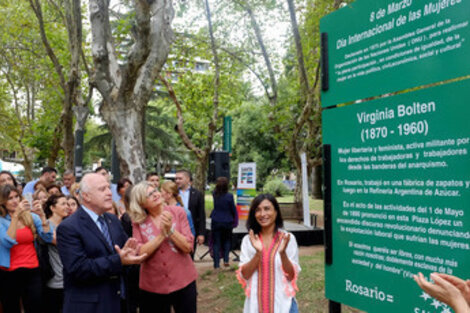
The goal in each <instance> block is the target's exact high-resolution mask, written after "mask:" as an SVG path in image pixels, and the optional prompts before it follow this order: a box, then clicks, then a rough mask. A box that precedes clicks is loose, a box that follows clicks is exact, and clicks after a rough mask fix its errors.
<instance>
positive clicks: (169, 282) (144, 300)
mask: <svg viewBox="0 0 470 313" xmlns="http://www.w3.org/2000/svg"><path fill="white" fill-rule="evenodd" d="M129 215H130V216H131V219H132V221H133V232H132V233H133V237H134V238H136V239H137V241H138V242H139V243H140V244H141V245H142V246H141V248H140V254H143V253H146V254H147V255H148V257H147V259H146V260H145V261H144V262H143V263H142V264H141V268H140V282H139V287H140V291H141V301H140V312H141V313H148V312H152V313H155V312H162V313H169V312H170V310H171V307H173V309H174V311H175V313H193V312H194V313H195V312H197V309H196V278H197V272H196V268H195V266H194V263H193V261H192V260H191V256H190V255H189V253H190V252H191V251H192V247H193V242H194V237H193V235H192V233H191V230H190V228H189V223H188V219H187V217H186V213H185V211H184V209H183V208H182V207H178V206H175V205H168V206H165V205H164V201H163V197H162V196H161V194H160V192H159V191H158V189H157V188H154V187H153V186H152V185H150V184H149V183H147V182H141V183H139V184H137V185H136V186H134V187H133V189H132V192H131V198H130V210H129Z"/></svg>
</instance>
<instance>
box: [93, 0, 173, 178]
mask: <svg viewBox="0 0 470 313" xmlns="http://www.w3.org/2000/svg"><path fill="white" fill-rule="evenodd" d="M109 4H110V3H109V1H108V0H89V8H90V21H91V34H92V54H93V61H94V64H95V71H94V77H93V84H94V85H95V87H96V89H98V91H99V92H100V94H101V96H102V97H103V102H102V105H101V107H100V112H101V114H102V115H103V119H104V120H105V121H106V123H107V124H108V126H109V128H110V130H111V134H112V135H113V138H114V140H115V143H116V151H117V153H118V157H119V161H120V167H121V174H122V175H123V176H129V178H130V179H131V180H132V181H134V182H138V181H141V180H143V179H144V176H145V170H146V168H145V154H144V145H143V139H142V136H143V133H142V121H143V118H144V108H145V106H146V105H147V103H148V101H149V100H150V97H151V96H152V92H153V89H154V86H155V79H156V78H157V77H158V75H159V73H160V71H161V69H162V67H163V64H165V62H166V59H167V56H168V53H169V51H170V45H171V43H172V41H173V31H172V30H171V22H172V20H173V14H174V11H173V6H172V2H171V0H146V1H143V0H138V1H133V4H134V8H135V21H134V22H135V24H134V27H133V30H134V33H133V34H134V36H133V37H134V39H135V42H134V44H133V45H132V47H131V48H130V51H129V52H128V53H127V56H128V57H127V59H126V60H125V61H126V62H118V56H117V54H116V51H115V47H114V39H113V36H112V29H111V22H110V15H109Z"/></svg>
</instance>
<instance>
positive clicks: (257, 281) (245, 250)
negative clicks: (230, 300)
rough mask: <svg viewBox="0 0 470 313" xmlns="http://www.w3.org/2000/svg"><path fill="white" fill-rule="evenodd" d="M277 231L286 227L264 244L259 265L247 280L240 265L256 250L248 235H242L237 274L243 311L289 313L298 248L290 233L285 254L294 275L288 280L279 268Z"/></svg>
mask: <svg viewBox="0 0 470 313" xmlns="http://www.w3.org/2000/svg"><path fill="white" fill-rule="evenodd" d="M280 232H285V231H283V230H280V231H278V233H277V234H276V235H275V236H274V238H273V240H272V242H271V244H270V246H269V249H265V248H263V251H262V256H261V261H260V266H259V268H258V270H255V272H254V273H253V275H252V276H251V278H250V279H248V280H246V279H245V278H244V277H243V276H242V274H241V269H242V267H243V265H244V264H246V263H248V262H249V261H250V260H251V259H252V258H253V256H254V255H255V254H256V250H255V248H254V247H253V245H252V244H251V241H250V237H249V236H248V235H246V236H245V237H244V238H243V241H242V245H241V254H240V269H239V270H238V271H237V278H238V280H239V281H240V283H241V284H242V286H243V289H244V290H245V295H246V299H245V306H244V309H243V312H244V313H288V312H289V310H290V307H291V305H292V298H294V297H295V293H296V291H297V290H298V289H297V285H296V282H297V276H298V273H299V272H300V266H299V250H298V247H297V241H296V240H295V236H294V235H292V234H290V240H289V243H288V245H287V248H286V254H287V257H288V258H289V260H290V261H291V262H292V265H293V266H294V271H295V275H294V279H293V280H292V281H288V280H287V278H286V275H285V273H284V270H283V269H282V261H281V257H280V255H279V251H278V248H279V244H280V240H279V237H280V236H279V235H280ZM260 238H261V236H260Z"/></svg>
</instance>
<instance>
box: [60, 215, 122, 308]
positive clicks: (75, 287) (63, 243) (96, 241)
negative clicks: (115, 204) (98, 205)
mask: <svg viewBox="0 0 470 313" xmlns="http://www.w3.org/2000/svg"><path fill="white" fill-rule="evenodd" d="M104 216H105V220H106V222H107V223H108V228H109V233H110V235H111V239H112V241H113V244H117V245H118V246H120V247H122V246H123V245H124V244H125V242H126V241H127V235H126V233H125V232H124V230H123V228H122V226H121V222H120V221H119V219H118V218H117V217H116V216H114V215H113V214H109V213H105V214H104ZM57 248H58V250H59V255H60V258H61V260H62V264H63V266H64V310H63V312H64V313H74V312H77V313H98V312H100V313H111V312H120V301H121V295H120V290H121V289H120V287H121V285H120V284H121V274H122V272H123V266H122V264H121V259H120V257H119V255H118V254H117V253H116V251H115V250H114V247H113V248H112V247H110V246H109V244H108V243H107V242H106V239H105V238H104V236H103V234H102V233H101V230H100V229H99V228H98V226H97V225H96V224H95V222H94V221H93V220H92V219H91V217H90V216H89V215H88V213H87V212H85V211H84V210H83V209H82V208H81V207H80V208H79V209H78V210H77V212H75V213H74V214H73V215H72V216H70V217H68V218H67V219H65V220H64V221H63V222H62V223H61V224H60V225H59V227H58V228H57Z"/></svg>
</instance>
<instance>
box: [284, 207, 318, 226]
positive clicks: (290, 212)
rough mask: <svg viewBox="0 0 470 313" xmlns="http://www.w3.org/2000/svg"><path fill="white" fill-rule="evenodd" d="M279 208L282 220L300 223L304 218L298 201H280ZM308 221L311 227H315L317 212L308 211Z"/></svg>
mask: <svg viewBox="0 0 470 313" xmlns="http://www.w3.org/2000/svg"><path fill="white" fill-rule="evenodd" d="M279 208H280V210H281V214H282V218H283V219H284V220H294V221H297V223H301V222H302V221H303V219H304V215H303V211H302V207H301V206H300V203H298V202H280V203H279ZM310 223H311V225H312V227H317V214H315V213H310Z"/></svg>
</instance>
